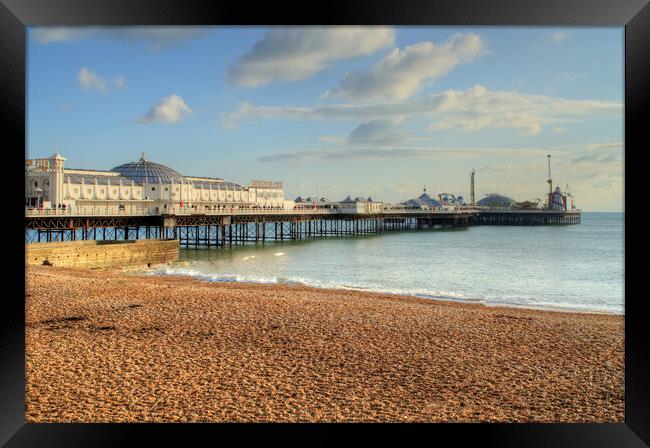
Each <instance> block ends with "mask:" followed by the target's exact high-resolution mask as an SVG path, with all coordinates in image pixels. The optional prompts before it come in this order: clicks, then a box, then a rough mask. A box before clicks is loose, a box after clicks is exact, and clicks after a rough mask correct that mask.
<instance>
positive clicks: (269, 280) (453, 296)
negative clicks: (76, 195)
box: [145, 263, 624, 314]
mask: <svg viewBox="0 0 650 448" xmlns="http://www.w3.org/2000/svg"><path fill="white" fill-rule="evenodd" d="M193 265H194V263H189V264H185V265H183V266H178V265H177V266H164V267H160V268H157V269H151V270H147V271H145V274H147V275H163V276H166V275H169V276H184V277H191V278H195V279H197V280H202V281H207V282H224V283H256V284H263V285H302V286H308V287H312V288H321V289H341V290H350V291H363V292H373V293H381V294H393V295H400V296H413V297H419V298H423V299H432V300H443V301H452V302H464V303H477V304H482V305H485V306H490V307H499V306H500V307H508V308H524V309H537V310H547V311H565V312H596V313H607V314H624V310H622V309H618V307H615V306H611V305H604V304H603V305H601V306H595V305H593V304H579V303H568V302H546V301H538V300H533V299H531V298H526V300H522V299H521V298H512V297H494V296H483V297H476V296H469V295H465V294H461V293H457V292H448V291H432V290H428V289H421V288H414V289H399V288H386V287H384V286H381V285H360V284H356V285H350V284H343V283H336V282H328V281H322V280H313V279H307V278H301V277H278V276H253V275H242V274H217V273H211V272H204V271H201V270H200V269H197V268H195V267H193Z"/></svg>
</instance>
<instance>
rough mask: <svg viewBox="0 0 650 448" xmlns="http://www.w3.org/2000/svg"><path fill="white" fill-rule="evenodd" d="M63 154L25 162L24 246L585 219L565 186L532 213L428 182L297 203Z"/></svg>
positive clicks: (253, 186)
mask: <svg viewBox="0 0 650 448" xmlns="http://www.w3.org/2000/svg"><path fill="white" fill-rule="evenodd" d="M65 160H66V159H65V158H64V157H63V156H62V155H61V154H59V151H58V149H57V152H56V154H54V155H53V156H52V157H50V158H46V159H30V160H26V162H25V239H26V242H42V241H48V242H49V241H67V240H69V241H75V240H132V239H141V238H147V239H148V238H173V239H179V240H180V242H181V244H183V245H185V246H193V247H226V246H232V245H235V244H246V243H251V242H252V243H261V244H264V243H265V242H266V241H273V240H276V241H277V240H279V241H282V240H300V239H303V238H311V237H322V236H344V235H363V234H369V233H375V234H376V233H380V232H384V231H388V230H417V229H427V228H440V227H464V226H469V225H472V224H487V225H543V224H577V223H579V222H580V211H579V210H575V209H571V208H568V207H567V202H566V196H563V195H562V193H561V192H560V191H559V189H557V188H556V192H554V193H553V194H552V195H549V206H548V207H546V208H535V207H532V208H531V207H528V208H527V209H524V208H522V207H520V206H519V205H520V204H522V203H514V201H511V202H509V203H508V204H506V205H504V206H501V205H503V204H501V205H500V204H497V205H496V206H494V204H493V205H492V206H486V205H483V204H481V201H479V203H478V204H465V203H464V201H463V198H462V197H460V196H459V197H456V196H454V195H452V194H449V193H441V194H439V195H438V198H437V199H434V198H432V197H431V196H429V195H428V194H427V193H426V188H425V191H424V193H423V194H422V195H420V196H419V197H418V198H417V199H412V200H408V201H405V202H402V203H398V204H390V203H384V202H381V201H375V200H373V199H372V198H371V197H368V198H362V197H357V198H355V199H352V198H351V197H350V196H348V197H347V198H345V199H343V200H341V201H338V202H337V201H329V200H327V199H326V198H315V199H313V198H307V199H304V200H303V199H302V198H296V199H295V200H289V199H286V198H285V196H284V190H283V185H282V183H281V182H277V181H261V180H255V181H252V182H251V183H250V185H248V186H242V185H240V184H237V183H235V182H230V181H226V180H224V179H221V178H217V177H199V176H187V175H182V174H180V173H178V172H177V171H176V170H174V169H172V168H170V167H167V166H164V165H161V164H159V163H155V162H151V161H149V160H147V159H146V158H145V157H144V155H142V157H140V159H139V160H137V161H135V162H130V163H125V164H122V165H119V166H116V167H115V168H113V169H111V170H108V171H103V170H82V169H71V168H66V167H65ZM472 180H473V175H472ZM556 193H557V194H556ZM554 195H555V196H554ZM473 197H474V195H473V194H472V198H473ZM506 199H509V198H506ZM563 201H564V202H563Z"/></svg>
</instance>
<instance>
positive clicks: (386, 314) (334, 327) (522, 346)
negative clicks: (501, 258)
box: [26, 266, 624, 422]
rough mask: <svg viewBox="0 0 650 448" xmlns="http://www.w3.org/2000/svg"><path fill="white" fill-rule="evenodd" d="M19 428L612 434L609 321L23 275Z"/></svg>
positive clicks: (614, 349)
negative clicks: (577, 428) (305, 426)
mask: <svg viewBox="0 0 650 448" xmlns="http://www.w3.org/2000/svg"><path fill="white" fill-rule="evenodd" d="M26 316H27V317H26V319H27V327H26V420H27V421H28V422H73V421H74V422H134V421H147V422H208V421H209V422H260V421H274V422H285V421H301V422H308V421H309V422H311V421H327V422H338V421H346V422H349V421H355V422H356V421H376V422H398V421H400V422H401V421H415V422H478V421H481V422H497V421H498V422H622V421H623V420H624V339H623V333H624V318H623V316H614V315H598V314H579V313H562V312H551V311H535V310H524V309H510V308H491V307H485V306H482V305H476V304H464V303H454V302H443V301H432V300H426V299H419V298H411V297H402V296H392V295H385V294H373V293H364V292H357V291H341V290H326V289H313V288H308V287H304V286H267V285H255V284H242V283H207V282H200V281H197V280H193V279H190V278H183V277H151V276H134V275H131V274H125V273H121V272H116V271H93V270H81V269H66V268H56V267H47V266H35V267H29V268H28V269H27V297H26Z"/></svg>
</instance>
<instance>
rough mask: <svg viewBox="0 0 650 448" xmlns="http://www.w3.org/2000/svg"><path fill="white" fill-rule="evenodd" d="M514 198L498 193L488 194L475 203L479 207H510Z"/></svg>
mask: <svg viewBox="0 0 650 448" xmlns="http://www.w3.org/2000/svg"><path fill="white" fill-rule="evenodd" d="M514 203H515V200H514V199H512V198H509V197H508V196H501V195H500V194H489V195H487V196H486V197H484V198H483V199H481V200H480V201H478V202H477V203H476V204H477V205H480V206H481V207H511V206H512V204H514Z"/></svg>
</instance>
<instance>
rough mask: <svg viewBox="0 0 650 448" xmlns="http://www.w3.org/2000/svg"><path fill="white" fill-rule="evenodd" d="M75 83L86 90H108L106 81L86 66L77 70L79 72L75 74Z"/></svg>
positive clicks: (104, 91) (103, 91)
mask: <svg viewBox="0 0 650 448" xmlns="http://www.w3.org/2000/svg"><path fill="white" fill-rule="evenodd" d="M77 83H78V84H79V87H81V88H82V89H83V90H86V91H89V90H97V91H99V92H102V93H106V92H107V91H108V86H107V85H106V81H104V79H103V78H102V77H101V76H99V75H98V74H96V73H94V72H92V71H90V69H88V68H86V67H83V68H82V69H81V70H79V73H78V74H77Z"/></svg>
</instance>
